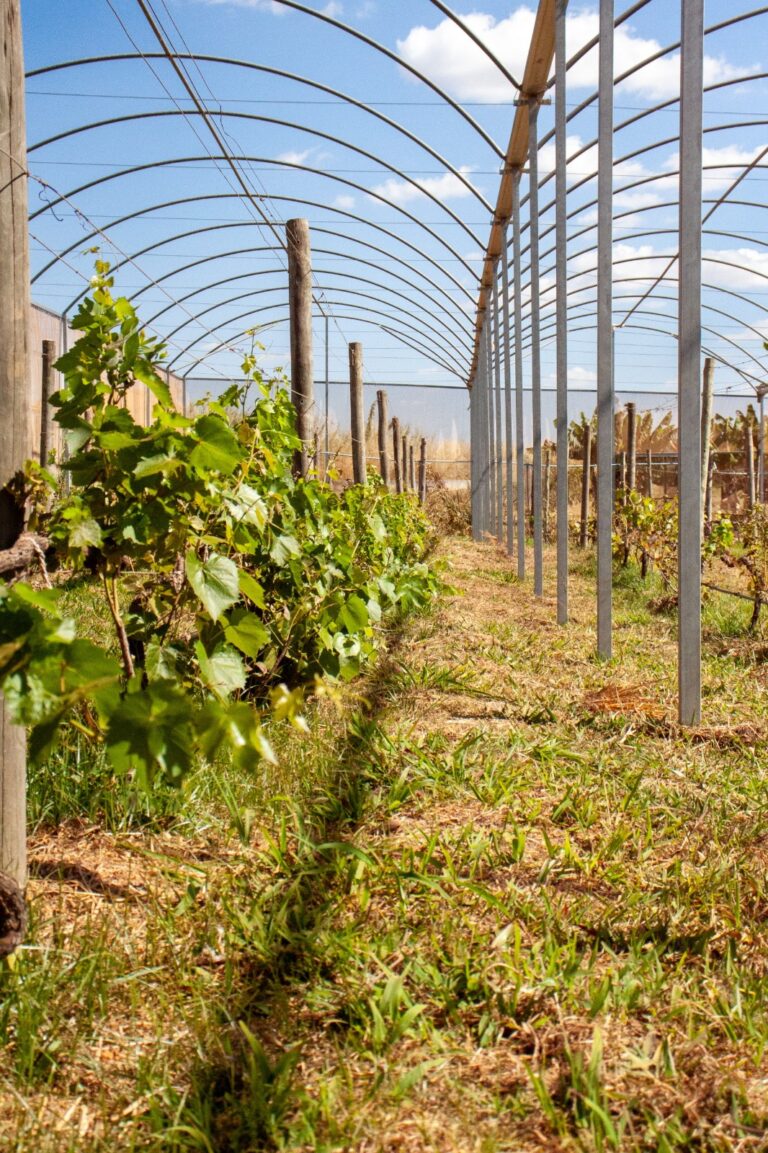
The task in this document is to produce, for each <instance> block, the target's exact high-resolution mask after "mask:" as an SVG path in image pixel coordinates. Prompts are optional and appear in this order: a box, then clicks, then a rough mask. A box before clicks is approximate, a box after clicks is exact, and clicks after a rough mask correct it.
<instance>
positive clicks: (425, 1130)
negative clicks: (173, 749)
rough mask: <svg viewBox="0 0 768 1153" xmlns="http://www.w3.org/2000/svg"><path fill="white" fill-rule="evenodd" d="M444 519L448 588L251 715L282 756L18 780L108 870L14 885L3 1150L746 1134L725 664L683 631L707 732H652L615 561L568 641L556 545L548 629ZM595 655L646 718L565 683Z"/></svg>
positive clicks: (587, 669) (760, 1132)
mask: <svg viewBox="0 0 768 1153" xmlns="http://www.w3.org/2000/svg"><path fill="white" fill-rule="evenodd" d="M450 551H451V554H452V555H453V557H454V562H455V565H456V573H455V574H454V576H453V577H452V579H455V582H456V583H457V584H459V585H461V586H462V587H463V588H464V589H465V590H466V595H465V596H463V597H457V598H452V599H451V600H450V601H448V602H446V604H445V605H444V606H443V607H439V608H438V609H437V610H436V611H435V612H433V613H432V614H431V615H429V616H426V617H421V618H416V619H412V620H411V621H409V622H407V623H406V624H405V626H404V627H403V629H402V632H401V633H399V634H397V635H393V636H392V638H391V646H390V653H389V655H385V656H383V657H382V659H381V660H380V662H379V664H378V666H377V668H376V669H375V670H373V672H372V673H371V675H370V676H369V677H368V678H367V680H366V681H365V682H364V683H361V684H358V685H356V686H353V687H352V688H351V689H348V690H345V695H344V699H343V701H341V702H339V703H334V702H333V701H325V702H321V704H320V705H319V706H318V708H317V710H316V713H315V715H314V717H313V724H312V732H311V734H310V736H309V737H300V736H299V735H298V734H295V733H287V732H282V731H279V732H277V733H276V734H275V743H276V745H277V747H278V751H279V759H280V765H279V768H278V769H272V768H265V770H264V772H263V773H262V774H260V775H258V776H257V777H253V778H245V777H241V776H238V775H237V774H236V773H235V772H234V771H233V770H232V769H231V768H228V767H227V766H225V765H219V766H215V767H213V768H205V769H203V768H201V769H200V770H199V771H198V772H197V773H195V774H193V775H192V777H191V778H190V779H189V780H188V782H186V784H185V786H184V788H183V789H182V790H180V791H178V792H174V793H172V792H170V791H168V792H167V793H164V792H159V793H158V794H156V795H154V796H153V797H152V798H146V797H140V796H139V794H137V793H136V791H135V789H134V787H133V786H132V784H131V782H130V781H122V782H117V783H116V782H114V781H113V780H112V779H111V777H110V775H109V774H108V773H107V771H106V769H105V768H104V766H103V765H99V764H96V765H93V764H91V765H89V764H88V763H87V762H86V761H85V760H83V759H82V758H80V759H78V756H77V749H76V746H75V747H74V748H70V749H68V750H67V751H66V753H65V754H63V755H61V756H60V757H59V758H58V759H57V760H56V761H55V762H52V763H51V765H49V766H47V768H46V769H45V770H44V771H42V772H41V773H40V774H37V775H35V776H34V777H33V779H32V783H31V788H32V797H33V810H34V813H35V814H36V815H35V821H36V823H37V825H38V832H37V834H36V840H35V841H34V842H33V854H32V856H33V861H35V860H40V859H41V858H42V859H44V860H47V861H50V860H51V858H57V859H58V858H66V862H69V864H72V863H73V862H77V861H81V863H82V864H83V866H85V867H87V868H88V869H90V870H92V871H93V872H95V873H97V874H98V876H99V877H100V878H101V879H102V881H104V882H108V883H109V885H111V886H112V888H111V889H109V888H108V889H107V891H102V892H100V893H99V892H94V891H93V890H94V889H95V888H98V886H95V885H94V884H93V883H92V878H91V881H89V882H88V883H89V884H90V889H91V891H90V892H88V891H84V889H83V887H82V885H81V887H80V888H77V886H76V885H74V884H73V875H72V873H71V870H70V872H61V877H62V879H61V881H60V882H56V881H55V880H52V879H50V878H49V879H48V880H45V881H44V880H43V879H40V880H37V881H35V882H34V888H33V894H34V895H33V901H32V910H33V924H32V928H31V931H30V937H29V943H28V945H27V946H26V947H25V949H23V950H22V951H21V953H20V955H19V956H18V957H17V958H16V959H15V960H14V962H13V963H12V964H6V965H5V966H4V967H3V969H2V971H0V1045H1V1046H2V1047H3V1052H4V1061H3V1062H2V1063H1V1064H0V1105H1V1106H2V1116H3V1118H4V1119H3V1121H2V1122H0V1148H7V1149H9V1150H10V1149H13V1150H19V1151H21V1153H27V1151H29V1153H32V1151H33V1150H34V1151H35V1153H37V1151H38V1150H40V1151H41V1153H62V1151H64V1150H66V1151H69V1150H75V1149H77V1150H85V1151H86V1153H96V1151H98V1153H105V1151H106V1150H107V1149H110V1150H114V1149H120V1150H123V1149H125V1150H156V1151H158V1153H180V1151H182V1150H204V1151H207V1153H220V1151H221V1153H251V1151H255V1150H276V1149H293V1150H297V1151H298V1150H310V1149H311V1150H325V1151H328V1153H330V1151H332V1150H338V1151H342V1150H348V1149H356V1148H365V1149H366V1150H369V1149H370V1150H376V1151H379V1150H380V1151H381V1153H385V1151H387V1153H388V1151H389V1150H393V1149H395V1148H397V1149H405V1150H409V1149H413V1150H424V1149H430V1150H441V1151H442V1150H454V1149H455V1150H470V1151H476V1153H495V1151H498V1153H502V1151H510V1153H511V1151H512V1150H515V1151H517V1150H528V1149H541V1148H547V1149H553V1150H557V1149H569V1150H570V1149H574V1150H627V1151H630V1150H631V1151H635V1150H637V1151H645V1150H648V1151H651V1150H670V1151H671V1150H675V1151H681V1153H682V1151H683V1150H698V1151H712V1153H714V1151H726V1150H733V1151H734V1153H736V1151H737V1150H738V1151H741V1150H747V1149H749V1150H751V1149H760V1148H765V1147H766V1143H767V1142H768V1107H767V1106H766V1097H765V1091H764V1087H765V1084H766V1078H767V1077H768V999H767V998H766V993H768V969H767V968H766V964H765V956H766V955H768V954H767V947H768V930H766V928H765V924H766V921H765V914H766V910H767V909H768V880H767V879H766V877H767V875H768V870H766V861H767V860H768V853H767V852H766V844H765V812H766V806H767V805H768V780H767V779H766V773H765V770H764V767H763V764H764V755H765V749H764V745H763V744H762V743H761V741H760V740H757V741H756V739H755V737H754V735H752V736H747V737H744V738H742V737H740V736H739V730H738V725H735V724H734V722H739V723H741V722H745V721H751V722H753V724H759V725H762V724H764V720H765V712H764V704H763V703H762V691H763V690H762V682H761V681H760V680H759V679H756V677H755V668H754V665H752V664H749V663H747V662H746V661H745V659H744V653H743V652H742V651H741V650H740V651H739V653H738V654H737V655H733V656H731V655H728V653H727V652H724V651H723V649H722V645H720V646H719V647H717V646H715V645H714V644H713V645H711V646H710V645H708V646H707V648H706V655H705V669H704V681H705V691H706V694H707V708H708V710H709V713H710V717H709V718H708V719H709V720H710V721H711V726H712V730H713V733H714V735H707V732H705V731H703V732H702V733H701V734H698V735H697V734H686V733H684V732H679V731H678V730H677V729H676V727H675V726H674V724H673V723H672V712H671V710H672V706H673V698H672V692H673V688H674V667H673V665H672V664H671V654H672V652H673V648H672V646H673V643H674V621H673V620H672V619H671V618H669V617H667V616H662V617H658V616H654V615H653V614H650V613H646V614H644V612H643V609H642V597H643V590H642V589H640V588H639V587H638V585H637V582H636V581H633V580H627V581H626V583H624V584H622V585H621V587H620V588H619V589H618V590H617V594H616V623H617V647H618V648H619V650H620V652H621V657H622V660H621V662H619V661H616V662H613V663H611V664H609V665H597V664H595V662H594V661H593V660H592V658H591V652H592V648H593V644H594V631H593V630H594V624H593V619H592V612H593V592H592V589H591V588H590V587H589V585H588V583H587V581H586V578H585V570H586V569H588V562H587V561H586V560H583V559H582V558H581V557H577V558H576V563H575V569H576V572H575V575H574V581H573V589H572V591H573V594H574V595H573V598H572V600H573V609H574V615H575V618H576V619H575V623H574V624H573V625H572V626H571V627H570V628H569V629H568V630H558V629H557V628H556V627H554V626H553V625H552V623H551V616H552V610H551V608H549V607H542V606H536V605H535V604H534V603H533V602H532V599H531V597H530V590H529V589H528V588H527V587H525V586H523V587H516V586H515V584H514V583H511V582H509V581H508V580H506V579H504V574H505V573H506V572H508V571H509V566H508V564H507V562H505V561H503V560H502V559H501V558H500V557H499V556H498V555H496V554H495V553H494V552H493V550H492V549H490V548H483V549H474V550H471V551H470V549H469V546H468V545H463V544H454V545H453V546H452V547H451V550H450ZM504 585H506V588H503V589H502V586H504ZM747 607H748V606H747ZM758 643H759V642H758V641H755V644H758ZM614 681H617V682H619V683H624V684H637V685H640V686H641V687H642V688H643V692H644V694H647V695H649V696H651V697H654V698H658V700H659V701H660V702H661V703H662V705H664V707H666V708H668V709H669V711H670V719H669V720H668V721H667V722H664V723H659V722H656V721H655V720H649V719H647V718H645V717H644V716H643V715H642V714H638V713H632V712H629V713H627V714H621V713H618V712H617V713H599V712H595V711H594V710H590V709H589V708H588V707H587V706H586V705H585V694H586V693H587V692H588V691H594V690H595V689H599V688H601V687H602V686H604V685H607V684H611V683H613V682H614ZM729 733H732V739H731V738H729V737H728V734H729ZM718 734H725V735H724V736H723V737H722V739H719V737H718ZM726 738H728V739H726ZM62 822H63V823H62ZM57 826H59V827H58V828H57ZM89 877H90V874H88V875H87V876H86V881H88V878H89ZM84 1110H85V1112H84ZM68 1111H71V1115H68ZM67 1117H68V1119H67V1120H64V1121H63V1120H62V1118H67Z"/></svg>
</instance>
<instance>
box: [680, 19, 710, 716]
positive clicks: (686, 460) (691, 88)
mask: <svg viewBox="0 0 768 1153" xmlns="http://www.w3.org/2000/svg"><path fill="white" fill-rule="evenodd" d="M703 88H704V0H683V4H682V17H681V28H680V177H679V181H680V183H679V188H680V192H679V202H680V210H679V226H678V227H679V237H678V252H679V254H680V255H679V303H678V313H679V315H678V354H677V355H678V427H679V430H680V431H679V436H680V441H679V443H680V480H679V489H680V491H679V508H680V513H679V517H678V549H677V554H678V716H679V720H680V723H681V724H683V725H696V724H698V723H699V722H700V720H701V512H702V509H701V248H702V244H701V235H702V231H701V197H702V168H701V166H702V116H703V114H702V104H703Z"/></svg>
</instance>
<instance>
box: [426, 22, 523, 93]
mask: <svg viewBox="0 0 768 1153" xmlns="http://www.w3.org/2000/svg"><path fill="white" fill-rule="evenodd" d="M429 2H430V4H431V5H432V6H433V7H434V8H437V10H438V11H439V12H442V14H443V15H444V16H447V17H448V19H449V20H452V21H453V23H454V24H456V25H457V27H459V28H461V30H462V32H463V33H464V35H465V36H468V37H469V39H470V40H471V41H472V42H473V43H474V44H476V45H477V47H478V48H479V49H480V51H481V52H483V53H485V55H486V56H487V57H488V59H489V60H490V61H491V63H492V64H495V65H496V67H497V68H498V70H499V72H501V74H502V76H503V77H504V79H505V80H508V81H509V83H510V84H511V85H512V87H513V88H515V89H517V91H518V92H520V91H521V85H520V82H519V81H518V80H515V78H514V76H513V75H512V73H511V72H510V71H509V69H508V68H505V67H504V65H503V64H502V62H501V61H500V60H499V58H498V56H497V55H496V54H495V53H494V52H491V50H490V48H489V47H488V45H487V44H485V43H484V42H483V41H482V40H481V39H480V37H479V36H478V35H477V34H476V33H475V32H473V31H472V29H471V28H469V27H467V25H466V24H465V23H464V21H463V20H462V19H461V17H460V16H457V15H456V13H455V12H453V11H452V10H451V9H450V8H449V7H448V5H447V4H444V3H443V0H429Z"/></svg>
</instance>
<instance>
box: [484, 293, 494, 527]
mask: <svg viewBox="0 0 768 1153" xmlns="http://www.w3.org/2000/svg"><path fill="white" fill-rule="evenodd" d="M485 318H486V321H485V328H484V332H485V339H486V358H485V376H486V396H487V398H488V523H487V525H486V526H485V527H486V531H487V532H493V527H494V522H495V520H496V487H497V486H496V413H495V400H496V396H495V392H494V387H493V304H492V301H491V291H490V290H489V292H488V298H487V304H486V313H485Z"/></svg>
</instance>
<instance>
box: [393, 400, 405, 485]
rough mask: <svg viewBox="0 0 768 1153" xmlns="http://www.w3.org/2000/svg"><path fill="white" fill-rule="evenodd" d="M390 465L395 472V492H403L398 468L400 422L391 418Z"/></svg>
mask: <svg viewBox="0 0 768 1153" xmlns="http://www.w3.org/2000/svg"><path fill="white" fill-rule="evenodd" d="M392 465H393V468H394V471H395V492H397V493H400V492H402V491H403V476H402V471H401V467H400V421H399V419H398V418H397V417H396V416H393V417H392Z"/></svg>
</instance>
